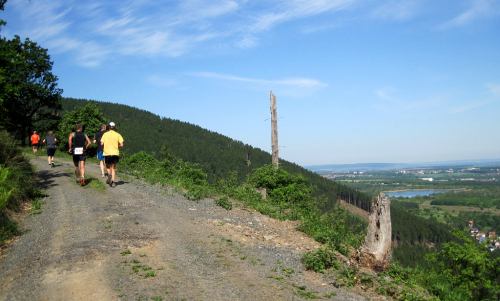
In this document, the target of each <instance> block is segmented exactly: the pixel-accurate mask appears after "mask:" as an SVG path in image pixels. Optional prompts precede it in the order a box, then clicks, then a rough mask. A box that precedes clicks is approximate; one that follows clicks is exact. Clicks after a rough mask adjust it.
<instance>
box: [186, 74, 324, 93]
mask: <svg viewBox="0 0 500 301" xmlns="http://www.w3.org/2000/svg"><path fill="white" fill-rule="evenodd" d="M187 75H191V76H196V77H204V78H214V79H220V80H228V81H238V82H247V83H254V84H260V85H272V86H282V87H293V88H309V89H311V88H324V87H327V86H328V85H327V84H325V83H322V82H320V81H317V80H315V79H309V78H301V77H290V78H283V79H278V80H268V79H261V78H246V77H239V76H234V75H229V74H219V73H214V72H190V73H188V74H187Z"/></svg>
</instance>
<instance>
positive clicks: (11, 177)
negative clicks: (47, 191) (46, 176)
mask: <svg viewBox="0 0 500 301" xmlns="http://www.w3.org/2000/svg"><path fill="white" fill-rule="evenodd" d="M33 176H34V170H33V167H32V166H31V165H30V164H29V160H28V159H27V158H26V157H25V156H24V154H23V152H22V149H21V148H20V147H19V146H18V145H17V144H16V142H15V140H14V138H13V137H12V136H11V135H9V134H8V133H7V132H6V131H4V130H0V246H1V245H3V244H4V243H5V241H7V240H9V239H10V238H12V237H13V236H15V235H19V234H20V231H19V229H18V227H17V223H16V222H15V220H14V219H13V217H12V216H11V215H10V213H9V212H11V211H18V210H20V206H21V204H22V203H23V202H27V201H29V200H34V199H37V198H38V197H40V190H39V189H38V188H37V187H36V185H35V183H34V182H32V179H33ZM7 209H8V210H7Z"/></svg>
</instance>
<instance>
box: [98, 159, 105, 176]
mask: <svg viewBox="0 0 500 301" xmlns="http://www.w3.org/2000/svg"><path fill="white" fill-rule="evenodd" d="M99 165H100V166H101V175H104V160H99Z"/></svg>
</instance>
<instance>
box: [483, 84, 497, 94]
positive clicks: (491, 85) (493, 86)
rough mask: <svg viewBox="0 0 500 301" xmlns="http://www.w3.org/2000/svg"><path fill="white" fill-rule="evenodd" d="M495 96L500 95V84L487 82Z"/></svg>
mask: <svg viewBox="0 0 500 301" xmlns="http://www.w3.org/2000/svg"><path fill="white" fill-rule="evenodd" d="M486 87H487V88H488V89H489V90H490V92H491V94H493V97H500V84H496V85H495V84H486Z"/></svg>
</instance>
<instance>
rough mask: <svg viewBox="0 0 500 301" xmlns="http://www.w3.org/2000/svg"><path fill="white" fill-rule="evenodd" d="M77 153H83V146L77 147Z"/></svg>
mask: <svg viewBox="0 0 500 301" xmlns="http://www.w3.org/2000/svg"><path fill="white" fill-rule="evenodd" d="M74 154H75V155H83V147H75V153H74Z"/></svg>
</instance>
